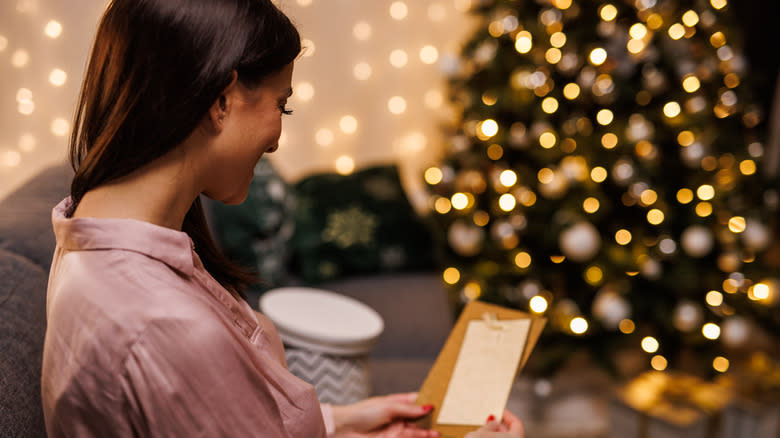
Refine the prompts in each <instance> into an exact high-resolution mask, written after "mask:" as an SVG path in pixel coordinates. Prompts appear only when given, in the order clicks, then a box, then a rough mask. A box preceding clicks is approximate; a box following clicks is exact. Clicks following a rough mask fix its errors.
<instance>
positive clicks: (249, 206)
mask: <svg viewBox="0 0 780 438" xmlns="http://www.w3.org/2000/svg"><path fill="white" fill-rule="evenodd" d="M294 210H295V196H294V193H293V191H292V190H291V187H290V186H289V185H288V184H287V183H286V182H285V181H284V180H283V179H282V178H281V176H279V174H278V173H277V172H276V170H275V169H274V168H273V166H272V165H271V162H270V161H269V160H268V159H266V158H265V157H264V158H262V159H261V160H260V161H259V162H258V163H257V166H256V167H255V175H254V178H253V179H252V183H251V185H250V187H249V194H248V195H247V198H246V201H244V202H243V203H242V204H240V205H224V204H222V203H219V202H215V203H213V208H212V213H213V219H214V228H215V233H216V234H217V238H218V239H219V241H220V244H221V245H222V250H223V251H224V252H225V254H226V255H227V256H228V257H230V258H231V259H233V260H235V261H236V262H238V263H240V264H242V265H245V266H247V267H250V268H252V269H255V270H256V271H257V273H258V275H259V277H260V284H258V285H255V286H253V287H252V290H254V291H258V292H262V291H265V290H268V289H271V288H274V287H279V286H283V285H285V284H286V283H287V281H288V278H289V276H290V273H289V272H288V264H289V263H288V262H289V259H290V254H291V252H292V248H291V246H290V239H291V238H292V236H293V230H294V228H295V221H294Z"/></svg>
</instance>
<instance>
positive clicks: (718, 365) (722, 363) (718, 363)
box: [712, 356, 729, 373]
mask: <svg viewBox="0 0 780 438" xmlns="http://www.w3.org/2000/svg"><path fill="white" fill-rule="evenodd" d="M712 368H714V369H715V371H717V372H719V373H725V372H726V371H728V369H729V360H728V359H726V358H725V357H723V356H718V357H716V358H715V359H714V360H713V361H712Z"/></svg>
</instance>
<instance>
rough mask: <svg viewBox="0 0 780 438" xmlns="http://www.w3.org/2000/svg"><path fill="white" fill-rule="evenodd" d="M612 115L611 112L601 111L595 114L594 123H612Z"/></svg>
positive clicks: (604, 124)
mask: <svg viewBox="0 0 780 438" xmlns="http://www.w3.org/2000/svg"><path fill="white" fill-rule="evenodd" d="M614 117H615V116H614V114H612V111H610V110H608V109H602V110H600V111H599V112H598V113H596V121H597V122H599V125H603V126H606V125H609V124H610V123H612V120H613V119H614Z"/></svg>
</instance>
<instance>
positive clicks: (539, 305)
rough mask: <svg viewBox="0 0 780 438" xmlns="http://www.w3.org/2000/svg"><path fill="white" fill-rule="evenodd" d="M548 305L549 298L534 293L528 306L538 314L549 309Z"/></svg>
mask: <svg viewBox="0 0 780 438" xmlns="http://www.w3.org/2000/svg"><path fill="white" fill-rule="evenodd" d="M547 306H548V304H547V300H546V299H544V297H542V296H540V295H534V296H533V297H531V299H530V300H529V301H528V307H529V308H530V309H531V311H532V312H534V313H537V314H539V313H544V311H545V310H547Z"/></svg>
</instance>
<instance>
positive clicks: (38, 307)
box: [0, 163, 453, 437]
mask: <svg viewBox="0 0 780 438" xmlns="http://www.w3.org/2000/svg"><path fill="white" fill-rule="evenodd" d="M71 177H72V171H71V170H70V167H69V166H68V165H67V164H65V163H62V164H58V165H54V166H52V167H49V168H47V169H44V170H43V171H41V172H40V173H38V174H37V175H35V176H34V177H32V178H31V179H30V180H28V181H27V182H26V183H25V184H23V185H22V186H21V187H20V188H18V189H17V190H16V191H14V192H13V193H11V194H10V195H8V196H7V197H6V198H5V199H3V200H0V278H2V281H0V436H2V437H16V436H23V437H37V436H45V430H44V426H43V414H42V411H41V402H40V366H41V353H42V347H43V337H44V332H45V327H46V318H45V303H46V297H45V294H46V283H47V278H48V271H49V268H50V264H51V256H52V253H53V250H54V246H55V240H54V234H53V231H52V229H51V222H50V217H51V209H52V207H53V206H54V205H56V203H57V202H59V201H60V200H61V199H62V198H64V197H65V196H66V195H67V193H68V187H69V182H70V178H71ZM207 205H208V204H207ZM316 287H319V288H322V289H326V290H330V291H333V292H338V293H341V294H344V295H346V296H349V297H352V298H355V299H357V300H359V301H361V302H363V303H365V304H367V305H369V306H370V307H372V308H373V309H375V310H376V311H377V312H378V313H379V314H380V315H381V316H382V318H383V319H384V323H385V330H384V332H383V333H382V335H381V336H380V338H379V340H378V341H377V345H376V347H375V348H374V350H373V351H372V353H371V357H370V369H371V376H372V380H371V384H372V389H373V393H374V394H386V393H393V392H406V391H414V390H416V389H418V388H419V387H420V385H421V384H422V382H423V380H424V378H425V376H426V374H427V371H428V369H429V368H430V367H431V365H432V364H433V361H434V360H435V358H436V355H437V354H438V352H439V350H440V349H441V347H442V346H443V344H444V341H445V340H446V337H447V334H448V333H449V330H450V329H451V328H452V325H453V318H452V312H451V311H450V305H449V302H448V300H447V296H446V292H445V290H444V288H443V285H442V282H441V277H440V276H439V274H438V273H436V272H435V271H434V270H429V271H422V272H396V273H373V274H371V273H364V274H361V275H352V276H343V277H340V278H337V279H333V280H332V281H328V282H324V283H321V284H317V285H316ZM259 296H260V295H259V293H257V292H252V293H250V294H249V300H248V301H249V304H250V305H251V306H252V307H253V308H255V309H257V307H258V298H259Z"/></svg>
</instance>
